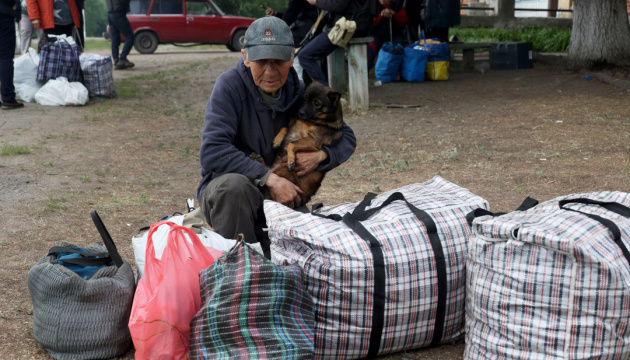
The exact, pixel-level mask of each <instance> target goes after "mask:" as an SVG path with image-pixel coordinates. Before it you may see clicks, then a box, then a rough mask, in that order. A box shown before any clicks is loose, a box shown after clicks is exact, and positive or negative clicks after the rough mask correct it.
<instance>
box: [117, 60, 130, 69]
mask: <svg viewBox="0 0 630 360" xmlns="http://www.w3.org/2000/svg"><path fill="white" fill-rule="evenodd" d="M134 65H135V64H134V63H132V62H131V61H129V60H127V59H119V60H118V62H117V63H116V69H117V70H123V69H128V68H132V67H134Z"/></svg>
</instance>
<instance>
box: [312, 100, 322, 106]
mask: <svg viewBox="0 0 630 360" xmlns="http://www.w3.org/2000/svg"><path fill="white" fill-rule="evenodd" d="M313 106H315V107H321V106H322V102H321V101H319V100H315V101H313Z"/></svg>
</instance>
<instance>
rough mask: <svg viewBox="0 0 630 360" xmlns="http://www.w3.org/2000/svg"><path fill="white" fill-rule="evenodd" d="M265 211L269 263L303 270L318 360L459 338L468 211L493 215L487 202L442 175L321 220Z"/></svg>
mask: <svg viewBox="0 0 630 360" xmlns="http://www.w3.org/2000/svg"><path fill="white" fill-rule="evenodd" d="M264 206H265V215H266V217H267V225H268V227H269V238H270V240H271V254H272V260H273V261H274V262H275V263H282V262H284V261H285V260H288V261H289V262H297V263H298V264H300V265H301V266H302V267H303V268H304V270H305V272H306V281H307V286H308V290H309V292H311V294H313V304H314V311H315V320H316V322H315V324H316V331H315V358H316V359H359V358H373V357H375V356H378V355H383V354H387V353H392V352H396V351H401V350H405V349H414V348H419V347H424V346H435V345H438V344H440V343H441V342H443V341H448V340H452V339H457V338H460V337H462V335H463V333H464V301H465V279H466V273H465V267H464V266H465V258H466V248H467V243H468V239H469V236H470V227H469V225H468V223H467V221H466V215H467V214H468V213H469V212H471V211H472V210H474V209H477V208H482V209H487V208H488V203H487V202H486V201H485V200H484V199H482V198H480V197H479V196H476V195H474V194H473V193H471V192H470V191H469V190H467V189H464V188H462V187H459V186H457V185H455V184H453V183H450V182H448V181H446V180H444V179H443V178H441V177H439V176H436V177H434V178H433V179H432V180H430V181H428V182H426V183H420V184H411V185H407V186H404V187H402V188H399V189H397V190H393V191H390V192H387V193H384V194H381V195H378V196H373V194H372V195H368V196H366V198H365V199H364V201H362V202H360V203H354V204H342V205H338V206H334V207H326V208H323V209H320V210H319V212H318V213H317V214H318V215H319V216H315V215H313V214H303V213H300V212H298V211H294V210H293V209H290V208H287V207H285V206H283V205H281V204H279V203H276V202H272V201H266V202H265V204H264ZM320 216H325V217H320Z"/></svg>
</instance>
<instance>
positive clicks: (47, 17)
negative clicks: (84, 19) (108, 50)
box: [26, 0, 81, 49]
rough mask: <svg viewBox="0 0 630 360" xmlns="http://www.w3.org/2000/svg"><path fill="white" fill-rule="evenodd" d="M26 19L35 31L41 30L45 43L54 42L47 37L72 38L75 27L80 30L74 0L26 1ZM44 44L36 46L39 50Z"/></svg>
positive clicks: (77, 10)
mask: <svg viewBox="0 0 630 360" xmlns="http://www.w3.org/2000/svg"><path fill="white" fill-rule="evenodd" d="M26 7H27V10H28V17H29V19H31V21H32V22H33V26H34V27H35V28H36V29H43V30H44V33H45V34H46V41H47V42H48V41H54V40H51V39H49V38H48V35H66V36H67V37H72V31H73V30H74V28H75V27H76V28H77V29H80V28H81V16H80V14H79V9H78V7H77V4H76V2H75V0H26ZM43 45H44V44H43V43H42V44H38V45H37V47H38V48H39V49H41V47H42V46H43Z"/></svg>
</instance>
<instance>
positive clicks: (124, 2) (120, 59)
mask: <svg viewBox="0 0 630 360" xmlns="http://www.w3.org/2000/svg"><path fill="white" fill-rule="evenodd" d="M105 4H106V5H107V23H108V24H109V31H110V33H111V36H112V59H113V60H114V66H115V67H116V69H118V70H123V69H128V68H131V67H134V65H135V64H134V63H132V62H131V61H129V60H127V55H129V52H130V51H131V47H132V46H133V40H134V35H133V29H131V24H130V23H129V19H127V13H128V12H129V0H106V1H105ZM121 34H122V35H124V36H125V43H124V44H123V48H122V51H121V52H120V53H119V52H118V51H119V47H120V35H121Z"/></svg>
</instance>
